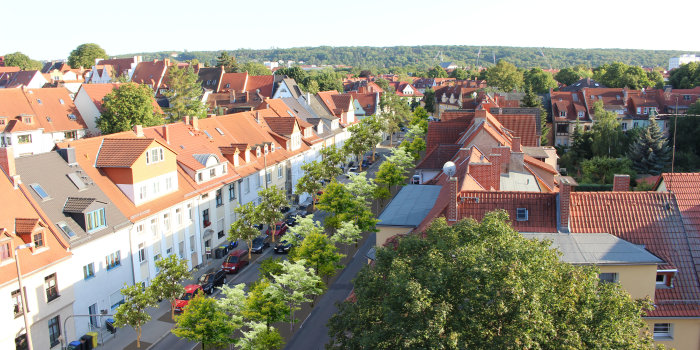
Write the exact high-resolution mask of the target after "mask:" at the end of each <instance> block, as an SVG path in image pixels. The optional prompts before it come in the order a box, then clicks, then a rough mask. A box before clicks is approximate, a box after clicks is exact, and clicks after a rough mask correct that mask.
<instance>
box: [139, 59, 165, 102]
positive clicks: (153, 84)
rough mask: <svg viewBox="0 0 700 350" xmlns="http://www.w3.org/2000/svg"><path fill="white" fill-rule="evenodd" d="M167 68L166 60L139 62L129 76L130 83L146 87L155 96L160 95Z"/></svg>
mask: <svg viewBox="0 0 700 350" xmlns="http://www.w3.org/2000/svg"><path fill="white" fill-rule="evenodd" d="M168 67H170V59H168V58H166V59H164V60H162V61H159V60H153V61H148V62H145V61H144V62H139V63H138V64H137V65H136V67H135V68H134V72H133V74H132V75H131V81H132V82H134V83H137V84H146V85H148V87H150V88H151V89H153V92H154V93H155V94H156V95H158V94H162V92H161V90H162V88H163V86H162V85H163V84H164V80H165V74H166V73H167V71H168Z"/></svg>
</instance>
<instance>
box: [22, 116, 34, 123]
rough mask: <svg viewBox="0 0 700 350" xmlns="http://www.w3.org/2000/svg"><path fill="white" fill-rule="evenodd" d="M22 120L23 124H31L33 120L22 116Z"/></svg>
mask: <svg viewBox="0 0 700 350" xmlns="http://www.w3.org/2000/svg"><path fill="white" fill-rule="evenodd" d="M22 122H23V123H24V124H32V122H33V120H32V117H22Z"/></svg>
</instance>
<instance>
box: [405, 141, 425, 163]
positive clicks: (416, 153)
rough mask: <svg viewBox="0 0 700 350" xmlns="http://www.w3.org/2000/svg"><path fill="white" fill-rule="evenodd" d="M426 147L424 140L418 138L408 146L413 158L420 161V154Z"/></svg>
mask: <svg viewBox="0 0 700 350" xmlns="http://www.w3.org/2000/svg"><path fill="white" fill-rule="evenodd" d="M425 147H426V144H425V141H423V139H422V138H420V137H416V138H414V139H413V141H412V142H411V144H410V145H409V146H408V151H409V152H410V154H411V156H413V158H415V159H418V158H420V152H421V151H423V150H425Z"/></svg>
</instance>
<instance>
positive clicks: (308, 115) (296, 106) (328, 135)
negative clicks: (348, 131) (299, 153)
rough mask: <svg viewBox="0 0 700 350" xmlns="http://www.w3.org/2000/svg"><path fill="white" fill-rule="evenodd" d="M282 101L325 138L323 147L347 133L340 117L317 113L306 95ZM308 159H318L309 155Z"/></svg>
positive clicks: (318, 134)
mask: <svg viewBox="0 0 700 350" xmlns="http://www.w3.org/2000/svg"><path fill="white" fill-rule="evenodd" d="M314 99H315V97H314ZM282 101H284V104H286V105H287V106H288V107H289V108H290V109H291V110H292V111H294V114H296V115H297V117H299V118H301V119H302V120H304V121H305V122H307V123H310V124H312V125H313V126H314V132H315V133H316V135H317V136H318V137H319V138H321V139H322V140H323V146H322V147H329V146H333V145H336V136H337V135H338V134H344V133H345V130H344V129H343V128H341V127H340V122H339V119H338V118H336V117H335V116H332V115H325V116H319V115H317V114H316V113H315V112H314V110H313V108H311V106H309V105H308V104H307V103H306V98H305V96H300V97H299V98H298V99H294V98H291V97H288V98H283V99H282ZM307 160H308V161H313V160H317V159H313V156H312V157H311V158H309V157H307Z"/></svg>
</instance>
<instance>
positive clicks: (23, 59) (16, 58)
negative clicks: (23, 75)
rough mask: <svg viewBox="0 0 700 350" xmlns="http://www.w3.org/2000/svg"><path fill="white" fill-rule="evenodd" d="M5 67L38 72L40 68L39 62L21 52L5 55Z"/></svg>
mask: <svg viewBox="0 0 700 350" xmlns="http://www.w3.org/2000/svg"><path fill="white" fill-rule="evenodd" d="M5 66H6V67H19V68H20V69H21V70H40V69H41V68H42V65H41V62H39V61H35V60H33V59H31V58H29V56H27V55H25V54H23V53H21V52H15V53H8V54H6V55H5Z"/></svg>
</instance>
